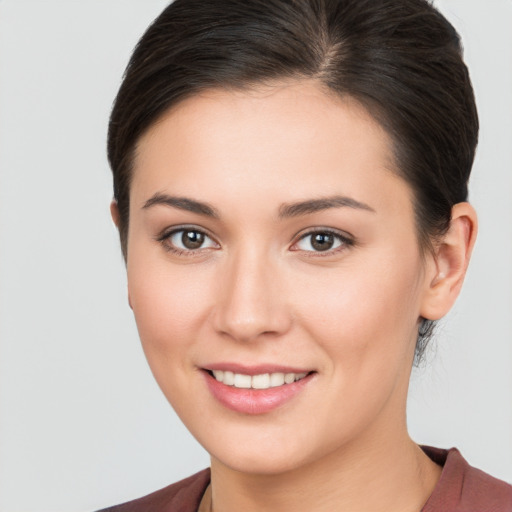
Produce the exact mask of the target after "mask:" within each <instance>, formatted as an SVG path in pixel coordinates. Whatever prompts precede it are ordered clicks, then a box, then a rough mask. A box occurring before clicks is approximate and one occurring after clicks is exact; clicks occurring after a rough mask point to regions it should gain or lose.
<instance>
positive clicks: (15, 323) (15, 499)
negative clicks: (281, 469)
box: [0, 0, 512, 512]
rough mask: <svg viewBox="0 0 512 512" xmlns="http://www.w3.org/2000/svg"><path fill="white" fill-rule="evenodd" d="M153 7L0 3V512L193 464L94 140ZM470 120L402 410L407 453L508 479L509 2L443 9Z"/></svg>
mask: <svg viewBox="0 0 512 512" xmlns="http://www.w3.org/2000/svg"><path fill="white" fill-rule="evenodd" d="M166 4H167V2H166V1H163V0H95V1H94V0H88V1H87V2H85V1H78V0H76V1H75V0H60V1H58V0H0V172H1V174H0V340H1V345H0V510H1V511H2V512H86V511H91V510H95V509H97V508H100V507H102V506H106V505H109V504H114V503H119V502H121V501H125V500H128V499H131V498H135V497H138V496H141V495H143V494H145V493H148V492H150V491H152V490H155V489H157V488H159V487H162V486H164V485H167V484H169V483H170V482H172V481H175V480H177V479H179V478H182V477H184V476H187V475H189V474H191V473H192V472H195V471H196V470H199V469H201V468H203V467H205V466H206V465H207V464H208V457H207V455H206V453H205V452H204V451H203V450H202V448H200V447H199V446H198V445H197V443H196V442H195V441H194V440H193V439H192V438H191V436H190V435H189V434H188V432H187V431H186V430H185V428H184V427H183V426H182V425H181V423H180V421H179V420H178V419H177V417H176V416H175V414H174V413H173V411H172V410H171V408H170V406H169V405H168V404H167V402H166V401H165V399H164V397H163V395H162V394H161V392H160V390H159V389H158V388H157V386H156V384H155V383H154V382H153V378H152V376H151V373H150V371H149V369H148V366H147V364H146V362H145V359H144V356H143V353H142V350H141V347H140V345H139V341H138V337H137V332H136V328H135V324H134V321H133V318H132V314H131V311H130V309H129V308H128V304H127V299H126V282H125V275H124V267H123V261H122V258H121V254H120V251H119V247H118V240H117V235H116V232H115V229H114V227H113V225H112V223H111V220H110V217H109V210H108V206H109V201H110V198H111V177H110V172H109V168H108V165H107V161H106V157H105V137H106V130H107V120H108V115H109V110H110V107H111V103H112V101H113V98H114V96H115V93H116V90H117V88H118V86H119V84H120V79H121V76H122V72H123V69H124V67H125V64H126V62H127V60H128V57H129V55H130V52H131V50H132V48H133V46H134V44H135V43H136V41H137V39H138V37H139V36H140V35H141V34H142V32H143V30H144V29H145V27H146V26H147V25H148V23H149V22H150V21H151V20H152V19H153V18H154V17H155V16H156V15H157V14H158V13H159V12H160V11H161V9H162V8H163V7H164V6H165V5H166ZM438 5H439V6H440V8H441V9H442V11H443V12H444V13H445V14H446V15H447V17H448V18H449V19H450V20H451V21H452V23H454V24H455V26H456V27H457V28H458V30H459V31H460V32H461V34H462V37H463V41H464V45H465V49H466V60H467V62H468V64H469V67H470V70H471V73H472V78H473V82H474V87H475V91H476V96H477V102H478V105H479V110H480V118H481V139H480V140H481V142H480V146H479V150H478V156H477V159H476V163H475V167H474V175H473V178H472V183H471V201H472V203H473V204H474V205H475V207H476V209H477V211H478V213H479V216H480V235H479V239H478V242H477V247H476V250H475V253H474V258H473V261H472V264H471V267H470V271H469V274H468V277H467V281H466V284H465V288H464V290H463V293H462V296H461V297H460V299H459V301H458V303H457V305H456V307H455V310H454V311H453V313H452V314H450V316H449V317H448V318H447V319H446V320H445V321H444V322H443V324H442V325H441V328H440V329H439V331H438V336H437V339H436V342H435V343H434V345H433V346H432V348H431V350H430V352H429V356H428V361H427V364H426V366H425V367H424V368H421V369H419V370H416V371H415V372H414V375H413V379H412V386H411V393H410V399H409V426H410V431H411V434H412V436H413V438H414V439H415V440H417V441H418V442H420V443H424V444H431V445H435V446H440V447H451V446H457V447H459V448H460V449H461V451H462V453H463V454H464V455H465V457H466V458H467V459H468V460H469V462H470V463H471V464H473V465H476V466H478V467H480V468H482V469H483V470H485V471H488V472H490V473H492V474H494V475H496V476H498V477H500V478H502V479H505V480H508V481H512V270H511V269H512V265H511V262H512V201H511V199H510V197H511V196H512V172H511V171H512V149H511V148H512V121H511V120H512V30H511V27H512V1H510V0H492V1H487V2H483V1H482V0H445V1H440V2H438Z"/></svg>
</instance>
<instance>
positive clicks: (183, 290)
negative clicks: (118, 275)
mask: <svg viewBox="0 0 512 512" xmlns="http://www.w3.org/2000/svg"><path fill="white" fill-rule="evenodd" d="M210 284H211V280H210V279H206V278H205V276H204V275H202V274H201V272H200V271H198V270H197V269H193V268H192V266H190V265H189V266H187V265H184V266H181V267H176V266H173V265H168V264H165V263H164V264H162V263H161V262H158V261H154V262H151V261H147V260H144V261H137V258H133V259H132V260H131V262H130V260H129V265H128V292H129V296H130V303H131V305H132V309H133V312H134V315H135V320H136V322H137V328H138V330H139V335H140V338H141V342H142V345H143V348H144V352H145V353H146V356H147V358H148V362H149V364H150V366H151V368H152V370H153V372H154V373H155V376H156V377H157V380H158V371H159V369H160V368H161V370H162V371H163V372H165V371H166V370H165V367H166V366H168V365H169V364H172V365H174V366H180V365H184V364H186V360H184V357H185V356H189V355H190V354H191V353H192V351H193V350H194V346H195V344H196V343H197V342H198V340H199V339H200V338H201V336H200V331H201V329H202V326H203V325H204V322H205V318H207V316H208V311H209V310H208V302H209V301H208V297H209V295H210V294H209V288H210ZM185 349H187V350H185ZM178 356H180V357H178Z"/></svg>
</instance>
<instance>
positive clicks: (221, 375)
mask: <svg viewBox="0 0 512 512" xmlns="http://www.w3.org/2000/svg"><path fill="white" fill-rule="evenodd" d="M203 373H204V375H205V379H206V383H207V386H208V388H209V390H210V392H211V393H212V395H213V396H214V398H215V399H216V400H217V401H218V402H220V403H221V404H222V405H223V406H225V407H227V408H228V409H231V410H233V411H236V412H239V413H243V414H265V413H268V412H270V411H272V410H274V409H276V408H278V407H280V406H282V405H284V404H285V403H287V402H288V401H290V400H292V399H293V398H294V397H296V396H297V395H299V394H300V393H301V391H302V390H303V389H304V388H305V387H306V386H307V385H308V383H309V382H310V381H311V380H312V379H313V376H314V375H315V372H313V371H305V370H303V369H297V368H285V367H277V366H258V367H242V366H239V365H233V364H230V365H228V364H217V365H212V366H211V367H209V368H207V369H204V372H203Z"/></svg>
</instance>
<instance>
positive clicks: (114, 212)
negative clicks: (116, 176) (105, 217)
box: [110, 199, 120, 229]
mask: <svg viewBox="0 0 512 512" xmlns="http://www.w3.org/2000/svg"><path fill="white" fill-rule="evenodd" d="M110 215H111V217H112V220H113V221H114V224H115V225H116V228H117V229H119V218H120V217H119V206H118V205H117V201H116V200H115V199H112V202H111V203H110Z"/></svg>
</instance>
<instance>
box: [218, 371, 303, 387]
mask: <svg viewBox="0 0 512 512" xmlns="http://www.w3.org/2000/svg"><path fill="white" fill-rule="evenodd" d="M212 374H213V376H214V377H215V379H216V380H217V381H218V382H222V383H223V384H225V385H226V386H233V387H235V388H240V389H269V388H275V387H279V386H284V385H285V384H292V383H293V382H296V381H298V380H301V379H303V378H304V377H306V375H307V372H302V373H281V372H275V373H261V374H259V375H246V374H243V373H234V372H230V371H223V370H213V371H212Z"/></svg>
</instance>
